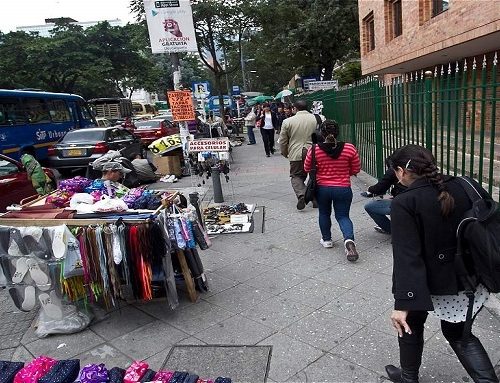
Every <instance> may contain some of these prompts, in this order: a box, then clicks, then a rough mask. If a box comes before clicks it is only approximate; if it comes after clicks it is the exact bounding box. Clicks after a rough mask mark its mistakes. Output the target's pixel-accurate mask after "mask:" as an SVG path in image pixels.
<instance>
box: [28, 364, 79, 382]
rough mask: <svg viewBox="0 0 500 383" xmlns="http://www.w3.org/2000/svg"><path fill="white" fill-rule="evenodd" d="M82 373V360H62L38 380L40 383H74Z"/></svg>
mask: <svg viewBox="0 0 500 383" xmlns="http://www.w3.org/2000/svg"><path fill="white" fill-rule="evenodd" d="M79 372H80V360H79V359H71V360H60V361H58V362H57V363H56V364H55V365H54V366H52V368H51V369H50V370H49V372H47V374H46V375H44V376H43V377H41V378H40V379H38V383H73V382H74V381H75V380H76V378H78V373H79Z"/></svg>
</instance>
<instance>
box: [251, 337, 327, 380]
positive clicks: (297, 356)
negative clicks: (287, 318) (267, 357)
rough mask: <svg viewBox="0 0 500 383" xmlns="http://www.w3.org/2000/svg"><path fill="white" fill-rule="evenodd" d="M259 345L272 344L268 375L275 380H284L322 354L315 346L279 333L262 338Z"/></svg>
mask: <svg viewBox="0 0 500 383" xmlns="http://www.w3.org/2000/svg"><path fill="white" fill-rule="evenodd" d="M259 345H271V346H273V351H272V358H271V367H270V370H269V377H270V378H271V379H274V380H275V381H276V382H284V381H286V380H287V379H288V378H290V377H291V376H293V375H295V374H296V373H297V372H299V371H300V370H302V369H303V368H305V367H307V366H308V365H309V364H310V363H312V362H313V361H315V360H316V359H318V358H319V357H321V356H322V355H323V353H322V352H321V351H320V350H318V349H317V348H314V347H312V346H309V345H307V344H305V343H302V342H299V341H297V340H294V339H292V338H290V337H288V336H286V335H284V334H281V333H278V334H274V335H272V336H270V337H269V338H266V339H264V340H263V341H262V342H260V343H259Z"/></svg>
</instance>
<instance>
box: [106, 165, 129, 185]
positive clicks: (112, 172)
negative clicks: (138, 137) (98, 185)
mask: <svg viewBox="0 0 500 383" xmlns="http://www.w3.org/2000/svg"><path fill="white" fill-rule="evenodd" d="M130 171H131V170H130V169H127V168H125V167H124V166H123V165H122V164H120V163H119V162H114V161H110V162H105V163H104V164H103V165H102V177H101V179H102V180H104V181H110V185H111V186H112V187H113V188H114V189H126V190H128V188H127V187H125V186H123V185H122V183H121V182H122V181H123V178H124V177H125V174H127V173H130Z"/></svg>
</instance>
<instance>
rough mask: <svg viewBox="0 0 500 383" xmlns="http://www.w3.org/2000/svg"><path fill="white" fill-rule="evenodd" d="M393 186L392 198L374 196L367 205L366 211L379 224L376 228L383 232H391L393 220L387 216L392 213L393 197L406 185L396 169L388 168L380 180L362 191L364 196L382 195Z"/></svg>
mask: <svg viewBox="0 0 500 383" xmlns="http://www.w3.org/2000/svg"><path fill="white" fill-rule="evenodd" d="M391 187H392V189H391V198H386V199H383V198H374V199H373V200H372V201H370V202H368V203H367V204H366V205H365V210H366V212H367V213H368V215H369V216H370V217H371V218H372V219H373V220H374V221H375V223H376V224H377V225H376V226H375V227H374V229H375V230H376V231H377V232H379V233H382V234H391V220H390V219H389V218H387V216H388V215H390V214H391V203H392V199H393V198H394V197H396V195H398V194H399V193H401V191H403V190H405V189H406V187H405V186H403V185H401V184H400V183H399V181H398V179H397V177H396V173H395V172H394V170H393V169H391V168H388V169H387V170H386V172H385V174H384V176H383V177H382V178H381V179H380V181H378V182H377V183H376V184H375V185H372V186H370V187H369V188H368V191H366V192H363V193H361V195H362V196H363V197H377V196H380V197H382V196H383V195H384V194H385V193H387V191H388V190H389V189H390V188H391Z"/></svg>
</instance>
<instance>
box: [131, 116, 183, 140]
mask: <svg viewBox="0 0 500 383" xmlns="http://www.w3.org/2000/svg"><path fill="white" fill-rule="evenodd" d="M177 133H179V127H178V126H176V125H174V124H173V123H172V122H171V121H169V120H168V119H166V118H153V119H151V120H145V121H136V122H135V129H134V135H136V136H137V137H139V138H140V139H141V142H142V144H143V145H144V146H148V145H149V144H151V143H152V142H153V141H155V140H157V139H158V138H161V137H165V136H170V135H172V134H177Z"/></svg>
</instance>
